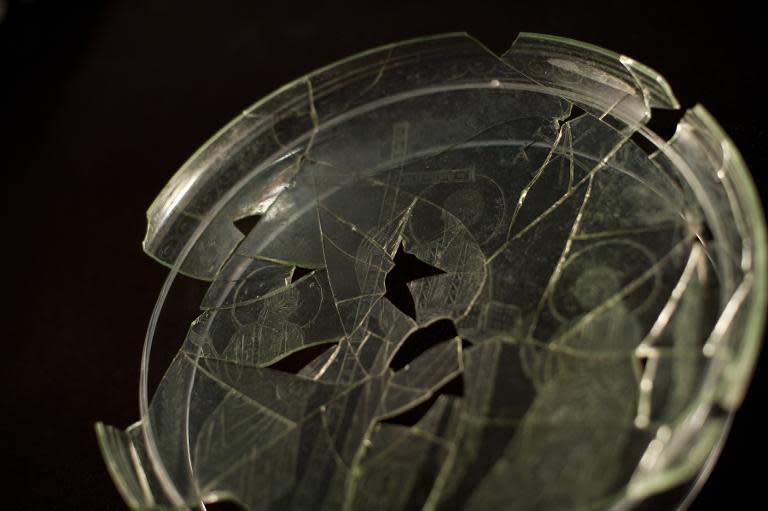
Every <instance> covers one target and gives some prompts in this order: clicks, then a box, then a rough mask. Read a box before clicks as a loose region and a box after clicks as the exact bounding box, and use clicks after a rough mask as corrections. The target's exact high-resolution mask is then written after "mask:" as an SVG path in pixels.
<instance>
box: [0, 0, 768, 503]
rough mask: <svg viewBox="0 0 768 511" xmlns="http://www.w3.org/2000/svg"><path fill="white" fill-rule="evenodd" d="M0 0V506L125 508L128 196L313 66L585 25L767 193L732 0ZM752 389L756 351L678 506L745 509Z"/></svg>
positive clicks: (135, 356) (131, 346)
mask: <svg viewBox="0 0 768 511" xmlns="http://www.w3.org/2000/svg"><path fill="white" fill-rule="evenodd" d="M0 4H4V9H3V8H0V10H4V11H5V16H4V19H3V20H2V21H0V177H1V178H2V180H3V186H2V194H3V195H2V201H0V205H1V206H2V208H3V211H2V217H1V218H2V221H3V224H2V225H3V228H2V235H1V236H2V257H3V259H2V260H3V266H2V268H3V270H4V274H5V278H6V280H8V279H9V280H10V282H11V286H10V289H9V288H7V287H6V288H5V289H6V291H5V293H4V294H5V304H6V306H5V307H4V308H3V311H4V313H5V314H7V319H5V320H4V321H3V326H4V328H3V337H4V344H3V346H4V348H5V349H4V352H5V356H4V363H3V369H2V370H0V385H2V386H1V387H0V388H1V389H2V410H3V412H4V417H3V420H2V422H1V423H2V426H1V427H2V433H3V435H2V436H1V437H0V444H2V445H3V447H2V458H0V459H2V462H1V463H2V464H3V465H4V466H5V468H6V469H10V470H8V471H7V472H10V480H8V478H7V474H6V479H5V481H7V482H5V483H3V484H2V487H3V489H4V491H3V495H2V499H3V500H2V505H3V507H4V508H6V509H35V510H38V509H39V510H57V509H93V510H121V511H122V510H125V509H126V507H125V505H124V504H123V503H122V501H121V499H120V497H119V495H118V493H117V491H116V490H115V488H114V485H113V484H112V482H111V480H110V479H109V477H108V475H107V472H106V469H105V468H104V465H103V463H102V460H101V456H100V454H99V451H98V448H97V445H96V440H95V436H94V433H93V423H94V422H95V421H97V420H104V421H106V422H107V423H109V424H114V425H117V426H120V427H125V426H127V425H129V424H130V423H131V422H133V421H134V420H136V419H137V418H138V403H137V389H138V373H139V371H138V369H139V358H140V354H141V347H142V344H143V337H144V332H145V328H146V324H147V321H148V319H149V314H150V312H151V308H152V304H153V303H154V300H155V298H156V295H157V292H158V291H159V289H160V286H161V284H162V281H163V278H164V276H165V273H166V272H165V270H164V269H163V268H162V267H161V266H160V265H158V264H156V263H154V262H153V261H151V260H150V259H149V258H148V257H146V256H145V255H144V254H143V253H142V252H141V247H140V242H141V239H142V237H143V234H144V228H145V218H144V211H145V210H146V208H147V207H148V206H149V204H150V202H151V201H152V199H153V198H154V196H155V195H156V194H157V193H158V192H159V191H160V189H161V188H162V186H163V185H164V184H165V182H166V181H167V180H168V179H169V178H170V176H171V175H172V173H173V172H174V171H175V170H176V168H178V166H179V165H180V164H181V163H182V162H183V161H184V160H185V159H186V158H187V157H188V156H189V155H191V154H192V152H193V151H194V150H195V149H196V148H197V147H198V146H199V145H200V144H201V143H203V142H204V141H205V140H206V139H207V138H208V137H209V136H210V135H211V134H213V133H214V132H215V131H217V130H218V129H219V128H220V127H221V126H222V125H224V124H225V123H226V122H227V121H228V120H230V119H231V118H232V117H234V116H235V115H237V114H238V113H239V112H240V111H242V109H243V108H244V107H246V106H248V105H249V104H251V103H252V102H254V101H255V100H257V99H259V98H260V97H262V96H263V95H265V94H267V93H268V92H270V91H272V90H273V89H275V88H277V87H278V86H280V85H282V84H283V83H285V82H287V81H289V80H292V79H294V78H296V77H298V76H301V75H303V74H305V73H307V72H308V71H311V70H313V69H315V68H317V67H319V66H323V65H325V64H328V63H330V62H333V61H335V60H337V59H339V58H341V57H345V56H347V55H350V54H353V53H356V52H358V51H361V50H365V49H368V48H370V47H373V46H377V45H381V44H385V43H389V42H393V41H397V40H399V39H403V38H410V37H415V36H420V35H426V34H432V33H439V32H447V31H458V30H466V31H468V32H469V33H471V34H472V35H474V36H476V37H477V38H478V39H480V40H481V41H483V42H484V43H485V44H486V45H487V46H488V47H489V48H490V49H491V50H494V51H496V52H502V51H503V50H505V49H506V48H507V47H508V46H509V44H510V43H511V42H512V40H513V39H514V37H515V36H516V34H517V33H518V32H519V31H521V30H526V31H534V32H544V33H553V34H558V35H563V36H568V37H573V38H575V39H580V40H584V41H588V42H592V43H595V44H598V45H600V46H604V47H607V48H610V49H613V50H615V51H618V52H621V53H625V54H627V55H630V56H632V57H634V58H636V59H637V60H639V61H641V62H643V63H646V64H649V65H651V66H652V67H654V68H655V69H657V70H658V71H660V72H661V73H662V74H663V75H664V76H666V77H667V79H668V80H669V82H670V83H671V84H672V86H673V89H674V90H675V92H676V94H677V96H678V98H679V100H680V102H681V103H682V105H683V107H684V108H685V107H689V106H692V105H693V104H694V103H695V102H701V103H703V104H704V105H705V106H706V107H707V108H708V109H709V110H710V111H711V112H712V114H713V115H714V116H715V117H716V118H717V119H718V120H719V122H720V123H721V124H722V126H723V127H724V128H725V130H726V131H727V132H728V133H729V134H730V135H731V137H732V138H733V139H734V140H735V142H736V145H737V146H738V147H739V148H740V149H741V151H742V153H743V155H744V157H745V159H746V161H747V163H748V164H749V165H750V167H751V169H752V172H753V174H754V175H755V179H756V181H757V183H758V187H759V188H760V191H761V193H762V194H763V195H765V191H766V186H767V185H766V183H767V182H768V181H766V179H765V178H763V175H764V172H765V169H766V163H768V148H767V144H768V131H767V130H766V128H765V127H764V124H765V119H766V113H767V112H766V108H765V106H764V105H765V88H764V86H763V82H761V73H762V68H763V67H764V65H765V62H766V59H765V44H764V43H763V40H764V38H765V35H766V34H765V29H762V28H761V27H760V26H759V23H760V20H761V19H762V17H761V16H759V15H758V14H757V12H756V11H751V12H750V11H749V10H748V9H747V8H746V7H743V6H739V5H737V3H736V2H717V3H711V4H712V6H711V7H707V6H705V5H704V4H705V3H704V2H701V3H700V4H699V5H698V6H695V5H694V6H689V7H686V6H682V5H671V2H665V3H659V4H656V5H650V4H647V3H644V2H621V1H615V2H606V3H602V4H597V3H586V2H577V1H571V2H568V3H563V4H555V3H552V2H548V1H544V0H541V1H538V2H525V3H516V2H512V1H509V0H507V1H505V2H499V3H498V5H495V6H490V5H486V4H483V3H481V2H477V1H469V2H463V3H461V4H458V3H457V4H456V6H455V7H454V6H452V5H451V4H449V3H446V2H435V3H427V2H419V1H413V2H408V3H407V5H403V6H393V5H392V4H391V3H388V2H386V3H384V4H382V6H381V7H378V8H375V7H370V6H367V5H365V2H360V3H359V4H352V5H347V6H341V5H338V4H337V3H336V2H330V1H324V0H318V1H316V2H314V3H313V4H312V5H306V6H302V5H298V4H296V3H295V2H293V1H283V2H261V3H259V2H232V1H218V2H197V3H196V2H190V1H156V2H145V1H136V0H134V1H127V0H126V1H114V2H85V1H81V2H70V1H64V0H55V1H43V0H39V1H35V0H28V1H18V2H10V5H9V3H8V2H7V1H5V2H3V0H0ZM665 4H667V5H665ZM707 4H708V5H709V4H710V3H707ZM754 4H757V2H754ZM5 314H4V315H5ZM765 397H766V363H765V356H763V362H761V364H760V366H759V369H758V372H757V374H756V377H755V380H754V382H753V385H752V387H751V389H750V391H749V394H748V396H747V399H746V402H745V403H744V406H743V407H742V409H741V411H740V412H739V413H738V415H737V417H736V420H735V423H734V427H733V430H732V433H731V435H730V437H729V439H728V441H727V444H726V447H725V450H724V452H723V454H722V457H721V460H720V462H719V463H718V465H717V468H716V469H715V471H714V473H713V474H712V477H711V478H710V480H709V482H708V483H707V485H706V486H705V487H704V490H703V491H702V493H701V495H700V496H699V497H698V498H697V500H696V501H695V502H694V505H693V506H692V509H693V510H694V511H702V510H706V509H721V508H724V507H726V506H728V507H730V508H732V509H744V508H755V507H757V508H759V507H761V506H760V504H759V503H760V501H761V499H763V496H764V491H765V490H764V486H765V484H766V483H765V482H764V477H763V476H762V475H761V473H762V471H761V470H759V469H756V468H752V466H753V462H754V464H755V465H754V466H756V467H759V466H761V465H762V464H763V463H764V456H765V454H766V449H765V447H766V440H765V437H766V435H765V423H764V421H763V419H761V418H759V415H760V414H759V409H760V408H761V403H765V402H766V401H765ZM761 483H762V484H761ZM542 511H546V510H542Z"/></svg>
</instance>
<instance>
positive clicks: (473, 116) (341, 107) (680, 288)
mask: <svg viewBox="0 0 768 511" xmlns="http://www.w3.org/2000/svg"><path fill="white" fill-rule="evenodd" d="M680 57H681V58H684V57H685V56H683V55H681V56H680ZM675 108H678V103H677V101H676V99H675V97H674V95H673V94H672V92H671V90H670V88H669V86H668V85H667V83H666V81H665V80H664V78H662V77H661V76H660V75H658V74H657V73H656V72H654V71H653V70H651V69H649V68H648V67H646V66H644V65H642V64H640V63H638V62H636V61H634V60H632V59H631V58H628V57H625V56H622V55H617V54H615V53H613V52H610V51H606V50H603V49H601V48H597V47H594V46H590V45H587V44H584V43H580V42H576V41H572V40H567V39H562V38H557V37H552V36H546V35H539V34H529V33H523V34H520V36H519V37H518V38H517V39H516V40H515V42H514V44H513V45H512V47H511V49H510V50H509V51H508V52H506V53H504V54H503V55H501V56H498V55H495V54H493V53H492V52H490V51H489V50H488V49H487V48H485V47H484V46H483V45H482V44H481V43H479V42H478V41H476V40H475V39H473V38H472V37H470V36H468V35H466V34H446V35H440V36H435V37H430V38H424V39H419V40H412V41H405V42H401V43H397V44H393V45H390V46H385V47H382V48H377V49H374V50H371V51H368V52H365V53H362V54H359V55H356V56H353V57H350V58H348V59H346V60H343V61H340V62H337V63H335V64H333V65H331V66H329V67H326V68H323V69H320V70H318V71H316V72H314V73H311V74H309V75H307V76H305V77H303V78H301V79H299V80H296V81H295V82H292V83H290V84H288V85H286V86H284V87H283V88H281V89H280V90H278V91H276V92H275V93H273V94H272V95H270V96H268V97H266V98H264V99H262V100H261V101H259V102H258V103H256V104H255V105H253V106H252V107H250V108H249V109H247V110H246V111H245V112H243V114H242V115H240V116H239V117H238V118H236V119H235V120H233V121H232V122H231V123H230V124H229V125H227V126H226V127H225V128H223V129H222V130H221V131H220V132H219V133H217V134H216V135H215V136H214V137H213V138H212V139H211V140H210V141H208V142H207V143H206V144H205V145H204V146H203V147H202V148H201V149H200V150H199V151H198V152H197V153H196V154H195V155H193V156H192V158H191V159H190V160H189V161H188V162H187V163H186V164H185V165H184V166H183V167H182V168H181V169H180V170H179V171H178V172H177V173H176V175H175V176H173V178H172V179H171V180H170V182H169V183H168V184H167V186H166V187H165V188H164V189H163V190H162V191H161V192H160V194H159V196H158V197H157V199H156V200H155V202H154V203H153V204H152V206H151V207H150V209H149V211H148V230H147V236H146V239H145V241H144V249H145V251H146V252H147V253H148V254H149V255H150V256H152V257H153V258H155V259H156V260H157V261H159V262H160V263H162V264H164V265H166V266H168V267H169V268H170V272H169V275H168V278H167V280H166V282H165V285H164V287H163V289H162V290H161V293H160V296H159V298H158V301H157V304H156V306H155V310H154V313H153V315H152V319H151V321H150V325H149V328H148V333H147V339H146V344H145V348H144V356H143V362H142V364H143V365H142V372H141V381H140V405H141V410H140V412H141V417H140V420H139V422H137V423H136V424H135V425H133V426H131V427H130V428H128V429H127V430H125V431H122V430H118V429H115V428H112V427H110V426H105V425H103V424H98V425H97V434H98V438H99V442H100V445H101V449H102V452H103V454H104V457H105V460H106V463H107V466H108V469H109V471H110V473H111V475H112V477H113V479H114V481H115V483H116V485H117V487H118V488H119V490H120V492H121V493H122V495H123V496H124V498H125V500H126V502H127V503H128V505H129V506H130V507H132V508H134V509H156V508H171V509H185V508H193V507H199V508H201V509H202V508H204V506H205V503H212V502H216V501H219V500H232V501H235V502H237V503H239V504H240V505H241V506H242V507H244V508H245V509H248V510H253V511H256V510H264V511H267V510H280V511H288V510H297V511H298V510H301V511H306V510H329V511H331V510H332V511H337V510H346V511H353V510H366V511H370V510H382V511H384V510H386V511H400V510H459V509H462V510H478V511H485V510H489V509H493V510H504V509H510V510H515V511H524V510H564V511H565V510H567V511H572V510H577V509H629V508H632V507H635V506H636V505H637V504H639V503H641V502H643V501H644V500H646V499H647V498H649V497H651V496H653V495H655V494H658V493H659V492H663V491H665V490H668V489H670V488H672V487H675V486H679V485H681V484H688V485H689V491H688V492H687V495H688V497H687V498H683V499H682V500H681V501H680V502H679V506H678V507H684V506H685V505H686V503H687V502H688V501H689V500H690V498H691V496H692V495H693V494H695V491H696V489H697V487H698V486H699V484H700V483H701V481H703V479H704V477H705V475H706V472H707V470H708V468H709V467H711V465H712V463H713V461H714V459H715V457H716V455H717V452H718V449H719V446H720V444H721V442H722V439H723V437H724V435H725V434H726V432H727V429H728V425H729V423H730V418H731V417H732V414H733V412H734V411H735V410H736V409H737V408H738V406H739V404H740V402H741V400H742V398H743V396H744V393H745V389H746V387H747V385H748V382H749V379H750V376H751V372H752V368H753V365H754V363H755V360H756V357H757V351H758V349H759V343H760V340H761V335H762V329H763V322H764V317H765V310H766V287H765V286H766V239H765V225H764V220H763V214H762V211H761V208H760V205H759V201H758V199H757V194H756V192H755V190H754V186H753V184H752V182H751V180H750V177H749V173H748V171H747V169H746V167H745V165H744V163H743V162H742V160H741V158H740V156H739V153H738V151H737V150H736V148H735V147H734V145H733V144H732V143H731V141H730V140H729V139H728V137H727V136H726V135H725V133H724V132H723V131H722V130H721V128H720V127H719V126H718V125H717V123H716V122H715V121H714V119H713V118H712V117H711V116H710V115H709V114H708V113H707V111H706V110H705V109H704V108H703V107H702V106H696V107H694V108H693V109H691V110H689V111H687V112H686V113H685V114H684V115H682V116H681V120H680V122H679V124H678V126H677V132H676V133H675V135H674V137H672V139H671V140H668V141H665V140H663V139H662V138H661V137H659V136H658V135H657V134H655V133H654V132H653V131H651V130H650V129H648V128H647V126H646V123H647V122H648V120H649V119H650V118H651V116H652V115H653V111H654V110H655V109H675ZM190 278H194V279H198V280H201V281H205V282H207V283H209V284H208V285H207V290H206V292H205V295H204V297H203V298H202V300H200V301H199V302H200V303H199V310H198V312H197V315H196V317H195V316H190V317H188V318H187V317H183V318H176V320H180V321H183V322H186V323H187V324H188V325H189V328H188V331H187V334H186V336H185V337H184V338H182V337H183V336H177V337H172V336H167V335H165V336H161V335H160V334H159V333H158V329H157V327H158V325H159V324H160V323H162V321H163V318H165V317H167V316H168V315H170V314H171V313H172V307H171V306H172V305H173V304H174V303H175V300H176V299H177V296H179V293H178V292H177V290H178V289H179V286H180V284H181V283H182V282H183V281H185V280H189V279H190ZM161 348H162V349H163V350H165V351H172V352H175V353H176V354H175V356H173V358H172V361H171V362H170V364H169V365H168V366H166V365H165V363H163V364H162V367H157V368H156V367H155V366H156V365H157V364H158V363H157V362H154V360H155V358H157V356H156V353H158V350H160V349H161ZM153 356H154V357H155V358H153ZM153 364H154V365H153ZM158 370H162V371H164V375H163V376H162V378H161V379H160V382H159V384H158V385H157V387H156V388H153V387H154V386H153V385H151V384H150V383H149V380H150V372H151V371H158ZM150 394H151V395H150Z"/></svg>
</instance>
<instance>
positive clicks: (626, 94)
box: [501, 32, 680, 129]
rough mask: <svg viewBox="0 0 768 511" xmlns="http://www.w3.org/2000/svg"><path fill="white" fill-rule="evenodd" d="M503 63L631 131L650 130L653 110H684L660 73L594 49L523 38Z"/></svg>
mask: <svg viewBox="0 0 768 511" xmlns="http://www.w3.org/2000/svg"><path fill="white" fill-rule="evenodd" d="M501 58H502V60H504V61H505V62H506V63H508V64H509V65H511V66H513V67H514V68H515V69H517V70H518V71H520V72H521V73H523V74H524V75H525V76H527V77H529V78H530V79H531V80H532V81H534V82H536V83H538V84H541V85H542V86H543V87H544V88H545V89H554V90H555V91H556V94H558V95H566V96H570V97H573V98H574V99H576V100H577V101H578V102H579V103H581V104H583V105H584V106H585V107H586V109H587V110H589V111H591V112H593V113H595V114H596V115H597V116H598V117H601V118H604V117H609V116H612V117H615V118H618V119H620V120H621V121H622V122H623V123H625V124H626V125H627V126H628V127H629V128H630V129H633V128H635V127H637V126H638V125H640V124H644V123H645V122H646V121H647V120H648V119H649V118H650V116H651V108H663V109H672V110H676V109H678V108H680V104H679V103H678V101H677V98H675V95H674V94H673V93H672V89H671V88H670V86H669V84H668V83H667V81H666V80H665V79H664V77H662V76H661V75H660V74H659V73H657V72H656V71H654V70H653V69H651V68H649V67H648V66H646V65H644V64H641V63H639V62H637V61H636V60H634V59H632V58H630V57H627V56H625V55H620V54H618V53H615V52H612V51H609V50H606V49H604V48H600V47H598V46H594V45H591V44H587V43H583V42H580V41H575V40H573V39H567V38H564V37H556V36H551V35H545V34H534V33H530V32H521V33H520V35H519V36H518V37H517V39H515V42H514V43H513V44H512V47H511V48H510V49H509V50H508V51H507V52H506V53H505V54H504V55H502V56H501Z"/></svg>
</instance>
